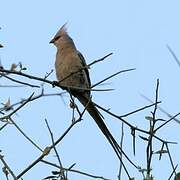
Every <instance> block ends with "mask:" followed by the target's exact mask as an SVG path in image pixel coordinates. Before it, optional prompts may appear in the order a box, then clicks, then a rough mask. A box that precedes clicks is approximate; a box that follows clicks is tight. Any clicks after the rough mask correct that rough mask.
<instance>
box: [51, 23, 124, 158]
mask: <svg viewBox="0 0 180 180" xmlns="http://www.w3.org/2000/svg"><path fill="white" fill-rule="evenodd" d="M66 25H67V23H65V24H64V25H63V26H62V27H61V28H60V29H59V31H58V32H57V33H56V34H55V36H54V37H53V38H52V39H51V41H50V42H49V43H53V44H54V45H55V46H56V48H57V53H56V60H55V70H56V77H57V79H58V82H59V85H60V87H62V89H64V90H67V91H68V92H69V93H70V95H72V96H73V97H75V98H77V99H78V100H79V101H80V103H81V104H82V105H83V106H84V107H85V108H86V110H87V111H88V113H89V114H90V115H91V117H92V118H93V119H94V120H95V122H96V124H97V126H98V127H99V129H100V130H101V131H102V133H103V134H104V136H105V137H106V139H107V140H108V142H109V143H110V144H111V146H112V148H113V149H114V151H115V153H116V155H117V157H118V158H119V160H120V161H121V154H122V149H121V147H120V146H119V144H118V143H117V141H116V140H115V138H114V137H113V136H112V134H111V132H110V131H109V129H108V128H107V126H106V124H105V122H104V120H103V116H102V115H101V114H100V112H99V111H98V109H97V108H96V106H95V104H94V102H93V101H92V97H91V80H90V75H89V70H88V66H87V64H86V61H85V58H84V56H83V55H82V54H81V52H80V51H78V50H77V48H76V46H75V43H74V41H73V39H72V38H71V37H70V36H69V34H68V32H67V27H66Z"/></svg>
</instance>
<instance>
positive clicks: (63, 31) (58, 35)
mask: <svg viewBox="0 0 180 180" xmlns="http://www.w3.org/2000/svg"><path fill="white" fill-rule="evenodd" d="M66 25H67V23H65V24H64V25H63V26H62V27H61V28H60V29H59V31H58V32H57V33H56V35H55V36H54V38H53V39H52V40H51V41H50V43H54V42H55V41H56V40H58V39H59V38H60V37H61V36H64V35H68V33H67V27H66Z"/></svg>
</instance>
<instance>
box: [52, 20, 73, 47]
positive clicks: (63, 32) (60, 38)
mask: <svg viewBox="0 0 180 180" xmlns="http://www.w3.org/2000/svg"><path fill="white" fill-rule="evenodd" d="M66 25H67V23H65V24H64V25H63V26H62V27H61V28H60V29H59V31H58V32H57V33H56V35H55V36H54V37H53V39H52V40H51V41H50V42H49V43H53V44H54V45H55V46H56V47H63V46H66V45H68V44H69V43H70V44H73V45H74V43H73V40H72V39H71V37H70V36H69V35H68V33H67V27H66Z"/></svg>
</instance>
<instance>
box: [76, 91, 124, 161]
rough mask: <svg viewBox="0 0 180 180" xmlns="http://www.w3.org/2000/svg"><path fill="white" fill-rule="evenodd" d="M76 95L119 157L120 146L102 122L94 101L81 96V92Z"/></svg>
mask: <svg viewBox="0 0 180 180" xmlns="http://www.w3.org/2000/svg"><path fill="white" fill-rule="evenodd" d="M76 97H77V98H78V100H79V101H80V102H81V104H82V105H83V106H84V107H86V109H87V111H88V112H89V114H90V115H91V116H92V118H93V119H94V120H95V122H96V124H97V125H98V127H99V128H100V130H101V131H102V133H103V134H104V135H105V137H106V138H107V140H108V141H109V143H110V144H111V146H112V148H113V149H114V151H115V153H116V155H117V156H118V158H119V159H121V148H120V146H119V144H118V143H117V142H116V140H115V139H114V137H113V136H112V134H111V133H110V131H109V130H108V128H107V126H106V124H105V123H104V121H103V119H102V117H101V115H100V113H99V111H98V110H97V108H96V107H95V105H94V103H93V102H92V101H91V99H89V98H87V97H85V96H83V95H82V94H76Z"/></svg>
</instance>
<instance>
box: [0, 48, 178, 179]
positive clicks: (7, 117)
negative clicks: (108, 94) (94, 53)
mask: <svg viewBox="0 0 180 180" xmlns="http://www.w3.org/2000/svg"><path fill="white" fill-rule="evenodd" d="M167 47H168V49H169V51H170V52H171V54H172V55H173V56H174V58H176V59H177V57H176V56H175V54H173V51H172V50H171V49H170V47H169V46H167ZM110 55H112V53H110V54H108V55H106V56H104V57H103V58H100V59H98V60H95V61H93V62H92V63H90V64H89V65H87V67H84V68H89V67H90V66H92V65H94V64H96V63H98V62H101V61H104V60H105V59H106V58H107V57H109V56H110ZM81 70H82V69H80V70H79V71H81ZM132 70H134V69H126V70H121V71H119V72H117V73H114V74H112V75H110V76H108V77H107V78H104V79H103V80H101V81H100V82H97V83H95V84H94V85H92V86H91V89H85V90H90V91H108V90H112V89H102V90H101V89H92V88H94V87H96V86H98V85H99V84H102V83H103V82H105V81H107V80H109V79H110V78H112V77H114V76H116V75H118V74H120V73H124V72H127V71H132ZM79 71H78V72H79ZM51 73H52V71H51V72H50V73H48V74H47V75H46V76H45V77H44V78H40V77H37V76H32V75H30V74H27V73H24V72H22V71H15V70H6V69H4V68H3V67H1V68H0V76H1V77H3V78H7V79H9V80H11V81H12V82H15V83H18V84H20V85H24V86H30V87H37V88H39V87H40V86H39V85H34V84H30V83H27V82H23V81H19V80H17V79H15V78H12V77H9V76H10V75H11V74H13V75H17V76H19V77H26V78H28V79H32V80H36V81H38V82H43V84H44V83H47V84H50V85H52V86H53V87H54V86H57V87H60V88H62V89H64V88H65V87H62V86H61V85H60V82H56V81H50V80H48V77H49V75H50V74H51ZM74 73H77V72H74ZM74 73H72V74H70V76H71V75H73V74H74ZM66 88H67V87H66ZM68 88H75V89H81V88H77V87H68ZM83 89H84V88H83ZM158 90H159V80H157V87H156V97H155V102H154V103H153V102H152V104H150V105H147V106H144V107H141V108H138V109H136V110H134V111H132V112H128V113H126V114H124V115H117V114H115V113H112V112H111V111H110V110H109V109H106V108H104V107H101V106H99V105H97V104H96V106H97V107H98V108H99V109H101V110H103V111H105V112H106V113H108V114H109V115H111V116H112V117H115V118H116V119H118V120H119V121H121V122H122V124H123V127H124V125H126V126H128V128H129V129H130V130H131V134H132V136H133V152H134V154H135V149H136V148H135V138H136V136H135V135H136V132H139V133H142V134H145V135H148V136H149V137H148V138H145V137H143V136H140V135H139V137H141V139H143V140H146V141H147V142H148V144H147V169H146V171H147V176H148V177H151V164H152V156H153V153H154V152H153V139H154V138H155V139H156V140H158V141H159V142H160V143H162V144H163V146H162V149H161V150H160V155H161V156H162V154H163V153H162V152H164V149H163V148H164V146H165V147H166V151H167V153H168V156H169V159H170V163H171V166H172V169H173V173H175V174H176V172H175V169H176V167H175V166H174V163H173V161H172V157H171V155H170V151H169V148H168V144H170V143H171V144H173V143H175V142H168V141H165V140H163V139H162V138H160V137H158V136H157V135H155V133H156V132H157V131H158V130H159V129H161V128H163V127H164V126H165V125H166V124H168V123H170V122H171V121H172V119H175V118H176V117H177V116H178V115H180V113H177V114H176V115H174V116H171V117H170V119H169V120H167V121H166V122H164V123H162V124H161V125H159V126H158V127H155V125H156V122H157V121H160V119H158V118H157V117H156V112H157V110H158V104H159V103H160V102H159V101H158ZM62 95H63V93H49V94H47V93H44V87H42V90H41V93H40V94H39V95H34V93H33V94H32V95H31V96H30V97H29V98H25V99H22V100H21V101H19V102H17V103H14V104H11V105H10V106H9V109H10V110H12V112H11V113H9V114H8V115H4V112H5V111H7V109H6V108H5V107H3V108H1V109H0V113H1V114H2V115H3V117H0V120H1V121H3V122H5V124H4V125H3V126H2V127H0V131H1V130H2V129H3V128H4V127H6V126H7V125H8V124H9V123H12V124H13V125H14V126H15V127H16V128H17V129H18V131H19V132H21V134H23V136H24V137H25V138H26V139H27V140H28V141H30V142H31V143H32V144H33V145H34V146H35V147H36V148H38V149H39V150H40V151H41V152H42V154H41V155H40V156H39V157H37V158H36V159H35V160H34V161H33V162H32V163H31V164H30V165H29V166H28V167H26V168H25V169H24V170H23V171H22V172H21V173H19V175H18V176H17V177H16V176H15V175H14V173H13V172H12V171H11V169H10V168H9V167H8V165H7V164H5V161H3V156H1V157H0V160H1V161H2V162H3V164H4V166H6V168H7V169H8V171H9V173H10V174H11V175H12V177H14V179H19V178H21V177H22V176H23V175H24V174H25V173H27V172H28V171H29V170H30V169H31V168H33V167H34V166H35V165H36V164H38V163H39V162H44V163H46V164H49V165H52V166H56V167H57V168H58V169H60V171H62V172H59V173H62V174H61V175H63V176H64V177H65V175H64V174H63V172H65V171H66V172H68V171H69V172H76V173H79V174H83V175H86V176H89V177H92V178H99V179H105V178H103V177H101V176H95V175H91V174H88V173H84V172H81V171H78V170H73V169H72V168H64V167H63V166H62V162H61V160H60V157H59V154H58V151H57V149H56V146H57V145H58V144H59V143H60V142H61V141H62V139H63V138H64V137H65V136H66V135H67V134H68V133H69V131H70V130H71V129H72V127H74V125H75V124H76V123H78V122H80V121H81V119H82V116H83V114H84V112H85V110H86V108H85V109H84V110H83V112H82V113H81V112H80V110H79V108H78V106H76V105H75V103H74V100H73V99H72V103H73V105H74V106H73V107H74V108H73V112H74V111H75V110H76V111H77V112H78V115H79V118H78V119H77V120H75V119H76V118H75V114H74V113H73V118H72V124H71V125H70V126H69V127H68V128H67V130H66V131H65V132H64V133H63V134H62V135H61V136H60V137H59V138H58V139H57V140H56V141H55V140H54V137H53V133H52V131H51V129H50V127H49V125H48V123H47V121H46V125H47V127H48V129H49V132H50V135H51V140H52V145H50V146H47V147H46V148H45V149H44V150H42V149H41V148H40V147H39V146H38V145H36V144H35V143H34V142H33V141H32V140H31V138H29V137H28V136H27V135H26V134H25V133H24V132H23V130H22V129H21V128H20V127H19V126H18V125H17V123H16V122H14V120H13V119H12V116H13V115H14V114H15V113H16V112H17V111H19V110H20V109H21V108H23V107H24V106H25V105H26V104H27V103H29V102H31V101H34V100H37V99H39V98H42V97H46V96H60V97H62ZM18 105H19V106H18ZM16 106H18V107H17V108H16V109H14V108H15V107H16ZM151 107H154V111H153V112H152V118H150V120H149V130H144V129H141V128H138V127H137V126H135V125H132V123H129V121H127V120H125V118H127V117H130V116H132V115H135V114H136V113H138V112H142V111H143V110H145V109H148V108H151ZM123 133H124V132H123V129H122V139H121V148H122V142H123V137H124V134H123ZM52 149H54V151H55V154H56V157H57V159H58V162H59V166H57V165H55V164H53V163H52V162H48V161H45V160H44V158H45V157H46V156H47V155H49V153H50V152H51V150H52ZM122 152H123V151H122ZM123 156H125V157H126V158H127V159H128V160H129V161H130V162H131V164H132V165H134V166H135V167H136V168H139V170H140V169H141V168H140V167H137V166H136V165H135V164H134V163H133V162H132V161H131V160H130V159H129V157H128V156H127V155H126V153H123V154H122V157H123ZM121 165H122V164H121ZM124 170H125V171H127V169H126V167H124ZM121 171H122V170H121V167H120V169H119V177H120V175H121ZM65 178H66V177H65ZM129 179H130V176H129Z"/></svg>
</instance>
